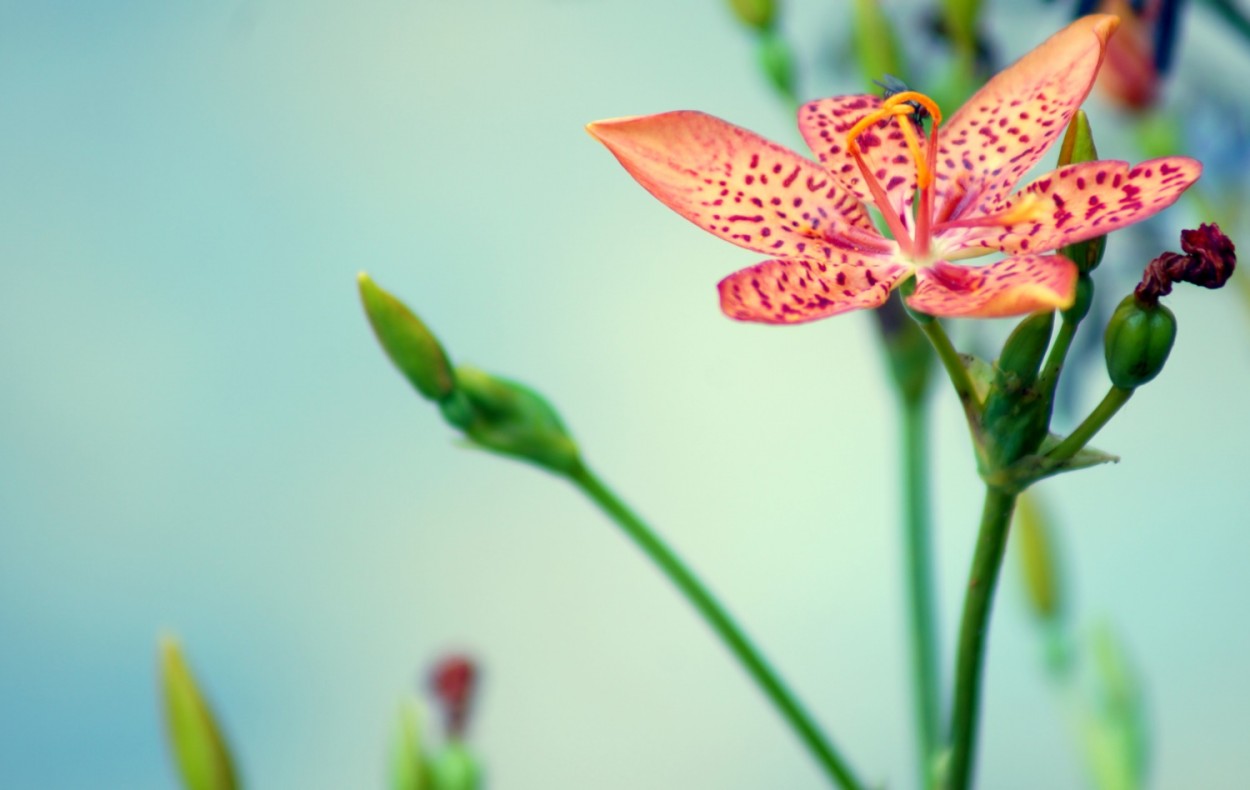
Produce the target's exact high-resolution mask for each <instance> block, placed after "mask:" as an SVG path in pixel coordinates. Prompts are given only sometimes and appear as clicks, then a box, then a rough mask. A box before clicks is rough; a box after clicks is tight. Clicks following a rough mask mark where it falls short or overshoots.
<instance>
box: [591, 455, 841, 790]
mask: <svg viewBox="0 0 1250 790" xmlns="http://www.w3.org/2000/svg"><path fill="white" fill-rule="evenodd" d="M569 479H570V480H571V481H572V482H573V483H574V484H575V485H577V487H578V488H580V489H581V490H582V492H583V493H584V494H586V496H588V497H590V498H591V499H592V500H593V501H594V502H595V504H597V505H598V506H599V507H600V508H602V510H603V511H604V513H606V514H607V515H608V516H609V517H611V518H612V520H613V521H615V522H616V523H617V524H618V525H620V527H621V528H622V529H623V530H625V533H626V534H627V535H629V537H630V538H631V539H632V540H633V541H634V543H636V544H637V545H638V547H639V548H640V549H642V551H643V552H644V553H645V554H646V555H647V557H649V558H650V559H651V561H652V562H654V563H655V564H656V566H657V567H659V569H660V570H661V571H663V573H664V575H665V576H667V577H668V578H669V581H671V582H672V583H673V584H674V585H676V586H677V589H678V590H680V591H681V593H682V594H683V595H684V596H686V599H687V600H688V601H690V603H691V604H692V605H693V606H694V607H695V609H697V610H698V611H699V614H701V615H703V618H704V619H705V620H706V621H707V622H708V625H710V626H711V627H712V629H713V630H714V631H715V632H716V634H717V635H718V636H719V637H720V638H721V639H722V640H723V641H724V642H725V645H726V646H727V647H728V648H729V649H730V651H731V652H732V653H733V654H734V656H735V657H737V659H738V661H739V662H741V664H742V666H743V668H744V669H746V671H747V673H748V674H750V675H751V678H752V679H753V680H754V681H755V682H756V683H757V684H758V685H759V687H760V689H761V690H762V691H763V692H764V694H765V695H767V696H768V698H769V699H770V700H771V701H772V703H773V705H775V706H776V708H777V710H778V712H779V713H781V715H782V716H783V717H784V718H785V720H786V721H787V722H788V723H789V724H790V726H791V727H792V728H793V729H794V731H795V733H797V734H798V736H799V738H800V739H801V740H802V741H803V744H804V745H805V746H806V747H807V749H808V751H810V752H811V753H812V756H813V757H815V758H816V760H817V762H819V763H820V765H821V767H822V768H823V769H824V770H825V773H827V774H828V775H829V777H830V778H831V779H832V780H833V781H834V782H835V783H836V784H837V785H839V786H840V787H843V788H845V790H863V788H864V785H863V784H862V783H861V782H860V781H859V780H858V779H856V778H855V775H854V774H853V773H852V772H851V769H850V767H849V766H848V765H847V763H846V760H845V759H844V758H843V757H842V756H841V755H840V754H838V752H837V750H836V749H835V748H834V747H833V744H832V743H831V742H830V741H829V739H828V737H827V736H826V735H825V734H824V733H823V732H822V731H821V729H820V726H819V725H818V724H817V723H816V722H815V720H814V719H813V718H812V717H811V714H809V713H808V712H807V711H806V710H805V709H804V708H803V706H802V705H801V704H800V703H799V701H798V699H797V698H796V697H795V696H794V694H793V693H792V692H791V691H790V689H789V688H788V687H787V686H786V684H785V683H784V682H783V681H782V680H781V677H780V676H779V675H778V674H777V672H776V671H775V670H774V669H773V668H772V667H771V666H770V665H769V663H768V661H767V660H765V658H764V656H763V655H762V654H761V653H760V651H759V650H758V649H757V648H756V647H755V645H754V644H752V643H751V640H750V639H749V638H747V635H746V634H745V633H744V632H743V631H742V628H741V627H739V626H738V624H737V623H736V622H735V621H734V619H733V618H732V617H731V616H730V615H729V613H728V612H727V611H725V609H724V607H723V606H721V604H720V603H719V602H718V601H717V600H716V599H715V598H714V597H712V593H711V592H709V591H708V589H707V588H706V587H704V586H703V583H702V582H700V581H699V579H698V578H697V577H695V575H694V573H693V572H692V571H691V570H690V569H689V568H688V567H686V564H685V563H684V562H682V560H681V559H680V558H679V557H678V556H677V555H676V554H675V553H674V552H673V550H672V549H670V548H669V547H668V546H667V545H666V544H665V543H664V541H662V540H661V539H660V538H659V536H658V535H656V534H655V532H653V531H652V530H651V528H650V527H648V526H647V525H646V524H645V523H643V521H642V520H641V519H640V518H638V516H637V515H636V514H635V513H634V512H633V511H632V510H630V509H629V506H627V505H626V504H625V503H624V502H622V501H621V500H620V498H618V497H617V496H616V494H614V493H613V492H612V491H611V490H610V489H608V487H607V486H606V485H604V484H603V482H602V481H601V480H600V479H599V478H598V477H596V476H595V474H594V473H593V472H591V471H590V470H589V469H587V468H586V467H585V466H584V465H579V466H578V468H577V469H576V470H574V471H573V472H571V473H570V474H569Z"/></svg>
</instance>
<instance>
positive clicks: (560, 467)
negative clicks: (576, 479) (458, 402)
mask: <svg viewBox="0 0 1250 790" xmlns="http://www.w3.org/2000/svg"><path fill="white" fill-rule="evenodd" d="M456 384H457V387H458V389H459V391H460V392H462V393H463V394H464V396H465V399H466V401H467V404H468V406H469V408H470V409H471V413H472V419H471V421H470V422H469V423H468V424H467V425H466V427H465V429H464V432H465V435H466V436H468V437H469V439H471V440H472V441H473V442H474V443H475V444H477V445H479V446H481V447H483V448H485V449H488V450H492V451H494V452H497V453H501V454H503V455H509V456H512V457H514V458H521V459H523V460H526V461H530V462H532V463H535V464H538V465H539V466H543V467H546V468H547V469H550V470H551V471H553V472H558V473H560V474H569V473H571V472H573V471H575V470H576V469H577V468H578V466H579V464H580V463H581V462H580V460H579V456H578V451H577V445H576V444H574V442H573V439H572V438H570V437H569V434H568V431H567V429H565V427H564V423H563V422H562V421H561V420H560V416H559V415H558V414H556V411H555V409H553V408H552V407H551V405H550V404H549V403H547V401H546V400H545V399H543V397H542V396H541V395H539V394H538V393H536V392H534V391H533V390H531V389H529V388H528V387H525V386H523V385H521V384H517V383H516V382H514V381H509V380H507V379H502V378H498V377H496V376H492V375H490V374H489V373H484V372H483V371H480V370H477V369H476V368H471V367H466V366H463V365H462V366H460V367H458V368H456Z"/></svg>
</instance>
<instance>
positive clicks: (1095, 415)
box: [1046, 386, 1133, 461]
mask: <svg viewBox="0 0 1250 790" xmlns="http://www.w3.org/2000/svg"><path fill="white" fill-rule="evenodd" d="M1131 397H1133V390H1126V389H1122V388H1120V387H1115V386H1113V387H1112V388H1111V389H1109V390H1108V391H1107V394H1106V396H1104V397H1103V399H1102V402H1101V403H1099V404H1098V405H1097V406H1095V407H1094V410H1093V411H1092V412H1090V413H1089V416H1088V417H1086V418H1085V420H1084V422H1082V423H1081V424H1080V425H1078V426H1076V430H1074V431H1072V433H1070V434H1068V437H1067V438H1066V439H1064V440H1063V441H1062V442H1060V443H1059V444H1057V445H1055V447H1054V449H1052V450H1051V451H1050V452H1049V453H1047V454H1046V458H1047V459H1048V460H1050V461H1066V460H1068V459H1069V458H1071V457H1072V456H1074V455H1076V454H1077V453H1078V452H1080V450H1081V448H1082V447H1084V446H1085V445H1086V444H1089V440H1090V439H1093V438H1094V434H1096V433H1098V431H1099V430H1101V429H1102V426H1104V425H1106V424H1107V422H1108V421H1109V420H1110V419H1111V418H1112V417H1114V416H1115V413H1116V412H1118V411H1119V410H1120V408H1121V407H1122V406H1123V405H1124V404H1126V403H1128V399H1129V398H1131Z"/></svg>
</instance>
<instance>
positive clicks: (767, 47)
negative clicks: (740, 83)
mask: <svg viewBox="0 0 1250 790" xmlns="http://www.w3.org/2000/svg"><path fill="white" fill-rule="evenodd" d="M757 56H758V57H759V63H760V70H761V71H763V72H764V76H765V77H767V78H768V82H769V84H771V85H772V86H773V90H775V91H777V92H778V93H780V94H781V95H783V96H785V97H786V98H788V99H795V97H796V96H797V85H798V82H797V78H796V71H795V68H794V53H793V52H791V51H790V45H789V44H787V43H786V42H785V39H783V38H782V37H781V36H778V35H777V34H775V33H771V32H770V33H765V34H764V35H762V36H760V41H759V50H758V55H757Z"/></svg>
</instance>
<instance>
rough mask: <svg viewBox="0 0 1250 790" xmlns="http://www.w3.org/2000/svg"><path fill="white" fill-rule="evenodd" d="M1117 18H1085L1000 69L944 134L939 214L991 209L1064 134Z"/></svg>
mask: <svg viewBox="0 0 1250 790" xmlns="http://www.w3.org/2000/svg"><path fill="white" fill-rule="evenodd" d="M1118 24H1119V19H1118V18H1117V17H1114V16H1108V15H1097V16H1087V17H1082V18H1081V19H1078V20H1076V21H1075V22H1073V23H1072V24H1070V25H1068V26H1067V27H1066V28H1064V29H1063V30H1061V31H1059V32H1058V33H1056V34H1055V35H1053V36H1051V37H1050V38H1049V39H1047V40H1046V41H1045V42H1043V43H1042V44H1041V45H1040V46H1039V47H1037V48H1036V49H1034V50H1033V51H1032V52H1030V53H1028V54H1027V55H1025V56H1024V57H1023V58H1021V59H1020V60H1019V61H1017V62H1016V63H1015V64H1014V65H1012V66H1009V67H1008V68H1007V69H1005V70H1004V71H1002V72H999V73H998V74H997V75H995V76H994V78H993V79H991V80H990V81H989V82H987V83H986V84H985V86H984V87H983V88H981V90H979V91H977V92H976V94H975V95H974V96H973V97H972V98H971V99H969V100H968V102H967V103H966V104H964V106H963V107H961V108H960V109H959V111H958V112H956V113H955V114H954V115H953V116H952V117H951V119H950V121H949V122H948V123H947V124H945V125H944V126H943V127H942V128H941V129H940V131H939V137H938V163H937V192H938V202H937V206H936V208H937V218H938V219H939V220H945V219H956V218H959V217H967V216H970V215H974V214H977V213H986V212H988V211H989V209H990V208H991V207H992V206H994V205H995V204H997V203H999V202H1000V201H1001V200H1002V199H1003V198H1004V197H1006V195H1007V194H1008V193H1009V192H1010V191H1011V189H1012V188H1014V187H1015V185H1016V183H1017V182H1019V180H1020V178H1021V177H1023V176H1024V174H1025V173H1027V172H1028V171H1029V170H1030V169H1031V168H1032V167H1033V165H1035V164H1037V161H1038V160H1039V159H1040V158H1041V157H1042V154H1044V153H1045V152H1046V150H1047V149H1048V148H1050V146H1051V144H1052V143H1054V142H1055V139H1056V138H1057V137H1058V136H1059V135H1061V134H1063V131H1064V129H1065V128H1066V127H1067V125H1068V121H1069V120H1070V119H1071V118H1072V114H1073V113H1074V112H1075V111H1076V108H1077V107H1079V106H1080V104H1081V102H1082V101H1084V100H1085V97H1086V95H1087V94H1088V93H1089V89H1090V87H1091V86H1092V85H1093V83H1094V76H1095V75H1096V74H1097V73H1098V66H1099V64H1100V63H1101V62H1102V57H1103V52H1104V51H1105V49H1106V44H1107V39H1108V38H1110V37H1111V34H1112V33H1113V32H1114V31H1115V28H1116V26H1117V25H1118Z"/></svg>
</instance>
